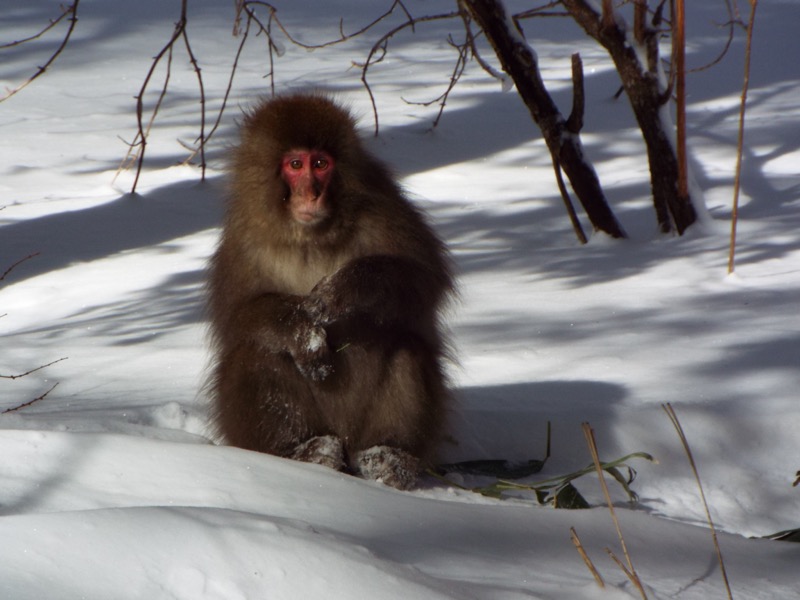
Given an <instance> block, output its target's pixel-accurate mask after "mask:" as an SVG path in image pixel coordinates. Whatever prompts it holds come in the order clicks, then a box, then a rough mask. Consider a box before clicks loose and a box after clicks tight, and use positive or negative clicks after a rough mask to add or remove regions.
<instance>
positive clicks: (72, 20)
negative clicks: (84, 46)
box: [0, 0, 80, 102]
mask: <svg viewBox="0 0 800 600" xmlns="http://www.w3.org/2000/svg"><path fill="white" fill-rule="evenodd" d="M79 3H80V0H74V2H73V3H72V4H71V5H69V6H67V7H65V8H63V10H62V13H61V15H60V16H59V17H58V18H57V19H55V20H54V21H51V23H50V24H49V25H48V26H47V27H45V28H44V29H42V30H41V31H40V32H39V33H37V34H36V35H34V36H31V37H29V38H25V39H22V40H18V41H16V42H11V43H10V44H5V45H4V46H0V48H10V47H12V46H17V45H19V44H23V43H25V42H28V41H31V40H34V39H37V38H38V37H40V36H41V35H43V34H44V33H45V32H47V31H48V30H50V29H51V28H53V27H55V25H57V24H58V23H59V22H60V21H61V20H63V19H65V18H67V15H72V16H71V17H69V18H68V21H69V27H68V28H67V33H66V34H65V35H64V39H62V40H61V44H59V46H58V48H56V51H55V52H53V54H52V55H51V56H50V58H49V59H48V60H47V62H46V63H44V64H43V65H42V66H41V67H39V68H38V69H37V70H36V73H34V74H33V75H31V76H30V77H29V78H28V79H27V80H26V81H25V82H23V83H22V84H20V85H19V86H17V87H16V88H14V89H12V90H9V91H8V92H7V93H6V95H5V96H3V97H2V98H0V102H4V101H5V100H8V99H9V98H11V96H13V95H14V94H16V93H18V92H20V91H22V90H23V89H25V88H26V87H28V86H29V85H30V84H31V83H33V81H34V80H35V79H37V78H38V77H40V76H41V75H43V74H44V72H45V71H47V69H48V68H49V67H50V65H52V64H53V63H54V62H55V61H56V59H57V58H58V56H59V55H60V54H61V52H62V51H63V50H64V48H65V47H66V46H67V42H69V39H70V37H72V32H73V31H74V30H75V25H77V23H78V4H79Z"/></svg>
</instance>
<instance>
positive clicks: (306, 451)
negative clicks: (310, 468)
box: [289, 435, 346, 471]
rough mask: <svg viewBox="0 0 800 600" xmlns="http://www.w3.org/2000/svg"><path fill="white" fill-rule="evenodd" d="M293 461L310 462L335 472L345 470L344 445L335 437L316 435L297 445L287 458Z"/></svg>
mask: <svg viewBox="0 0 800 600" xmlns="http://www.w3.org/2000/svg"><path fill="white" fill-rule="evenodd" d="M289 458H292V459H294V460H299V461H302V462H310V463H315V464H318V465H323V466H325V467H330V468H331V469H333V470H335V471H341V470H343V469H344V468H345V466H346V465H345V462H344V445H343V444H342V440H341V439H339V438H338V437H336V436H335V435H318V436H316V437H312V438H311V439H309V440H306V441H305V442H303V443H301V444H300V445H298V446H297V447H296V448H295V449H294V451H293V452H292V454H291V455H290V456H289Z"/></svg>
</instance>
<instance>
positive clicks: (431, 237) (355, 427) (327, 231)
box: [209, 94, 453, 487]
mask: <svg viewBox="0 0 800 600" xmlns="http://www.w3.org/2000/svg"><path fill="white" fill-rule="evenodd" d="M297 148H306V149H309V150H324V151H325V152H328V153H329V154H330V155H331V156H332V157H333V159H334V161H335V163H334V164H335V171H334V173H333V176H332V180H331V182H330V185H329V188H328V192H327V199H326V202H329V203H330V209H331V211H332V214H331V216H330V218H328V219H327V220H325V221H324V222H322V223H319V224H317V225H313V226H307V225H302V224H299V223H297V222H295V221H294V220H293V219H292V218H291V214H290V209H289V207H288V203H287V200H286V198H287V196H288V195H289V194H290V193H291V190H289V189H288V186H287V184H286V183H285V181H284V179H283V178H282V176H281V172H280V164H281V159H282V157H283V155H284V154H285V153H286V152H287V151H289V150H291V149H297ZM231 180H232V181H231V183H232V188H231V194H230V199H229V204H228V210H227V216H226V220H225V225H224V229H223V233H222V239H221V242H220V244H219V247H218V249H217V251H216V254H215V255H214V257H213V258H212V261H211V269H210V280H209V311H210V318H211V329H212V333H213V339H214V344H215V349H216V352H217V363H216V370H215V373H214V378H213V382H212V394H213V401H214V405H213V411H212V418H213V421H214V423H215V425H216V427H217V428H218V430H219V433H220V434H221V435H222V436H223V437H224V439H225V440H226V441H227V442H228V443H230V444H232V445H235V446H240V447H242V448H248V449H252V450H258V451H261V452H267V453H270V454H276V455H279V456H295V457H308V456H310V455H313V452H312V451H311V450H309V449H312V450H313V449H314V448H316V447H317V446H318V445H320V444H317V443H316V442H313V443H310V444H309V443H308V442H309V440H311V439H312V438H316V437H322V436H332V438H331V439H336V438H338V439H339V440H341V444H342V447H343V450H344V454H345V460H346V461H347V462H348V464H349V465H350V466H351V468H353V469H354V470H356V471H358V470H359V467H358V464H357V463H358V461H359V460H360V458H361V457H363V456H365V452H366V451H367V450H370V449H374V448H375V447H381V449H380V451H379V452H378V453H377V454H376V453H375V452H373V453H372V454H371V455H370V458H369V460H370V461H373V462H375V460H376V459H375V456H376V455H377V456H380V457H381V458H383V457H384V454H386V449H387V448H388V451H389V454H391V450H392V449H397V456H393V457H389V459H388V460H386V461H384V462H385V463H386V464H388V465H391V464H394V463H397V462H403V467H402V468H400V467H397V468H393V467H386V468H387V469H389V471H390V472H385V473H384V474H383V475H381V472H380V469H378V470H377V474H375V472H374V469H372V468H371V470H365V469H361V472H362V474H364V475H365V476H367V477H374V478H381V479H383V480H384V481H385V482H387V483H390V484H391V485H395V487H408V485H410V483H413V481H411V482H409V480H408V478H407V477H406V478H403V477H404V476H403V475H402V473H404V471H403V469H408V468H410V467H409V465H410V464H413V465H414V470H415V469H416V462H415V461H416V460H417V459H419V460H422V461H423V462H424V461H426V460H428V459H429V458H430V457H431V452H432V450H433V446H434V443H435V442H436V440H437V438H438V435H439V433H440V432H439V429H440V425H441V422H442V416H443V410H444V407H445V404H446V401H447V398H448V391H447V388H446V386H445V382H444V377H443V373H442V365H441V361H442V356H443V352H444V343H443V339H442V335H441V333H440V326H439V316H440V312H441V309H442V305H443V303H445V302H446V300H447V298H448V296H449V295H450V293H451V292H452V290H453V280H452V276H451V272H450V267H449V260H448V257H447V253H446V250H445V248H444V246H443V244H442V243H441V242H440V241H439V239H438V238H437V237H436V236H435V234H434V233H433V232H432V230H431V229H430V227H429V226H428V225H427V224H426V223H425V220H424V218H423V217H422V215H421V214H420V213H419V211H418V210H417V209H416V208H414V207H413V206H412V205H411V204H410V203H409V202H408V201H407V200H406V199H405V198H404V197H403V194H402V192H401V191H400V189H399V188H398V186H397V185H396V184H395V182H394V180H393V179H392V177H391V176H390V174H389V172H388V170H387V169H386V167H385V166H383V165H382V164H381V163H380V162H378V161H377V160H376V159H375V158H373V157H372V156H370V155H369V154H368V153H367V152H366V151H365V150H364V148H363V146H362V144H361V142H360V140H359V138H358V136H357V134H356V131H355V124H354V121H353V119H352V118H351V116H350V115H349V114H348V113H347V112H346V111H345V110H343V109H342V108H340V107H338V106H337V105H335V104H334V103H333V102H332V101H330V100H329V99H327V98H326V97H324V96H320V95H307V94H301V95H291V96H286V97H279V98H277V99H273V100H268V101H265V102H263V103H262V104H261V105H259V106H258V107H257V108H256V109H255V110H253V111H252V112H250V113H249V114H247V115H246V117H245V119H244V122H243V126H242V133H241V143H240V145H239V146H238V148H237V149H236V150H235V153H234V156H233V161H232V172H231ZM408 455H410V457H409V460H405V458H406V457H407V456H408ZM304 459H305V460H313V461H315V462H323V463H324V464H329V462H330V460H331V459H330V458H324V459H320V460H319V461H316V460H315V459H314V458H313V457H312V458H304ZM366 460H367V459H364V460H362V463H363V462H365V461H366ZM393 469H394V470H393ZM398 474H399V475H398ZM397 477H399V478H400V479H401V480H402V481H400V483H399V484H398V483H396V482H395V481H394V480H395V479H397Z"/></svg>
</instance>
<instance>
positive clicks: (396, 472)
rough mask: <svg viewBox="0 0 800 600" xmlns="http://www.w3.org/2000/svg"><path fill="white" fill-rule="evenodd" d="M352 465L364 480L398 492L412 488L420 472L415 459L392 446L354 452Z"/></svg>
mask: <svg viewBox="0 0 800 600" xmlns="http://www.w3.org/2000/svg"><path fill="white" fill-rule="evenodd" d="M352 463H353V468H354V470H356V471H357V472H358V473H359V474H360V475H361V476H362V477H363V478H364V479H375V480H379V481H381V482H383V483H385V484H386V485H389V486H391V487H393V488H397V489H398V490H409V489H411V488H413V487H414V484H416V482H417V476H418V475H419V470H420V467H419V460H418V459H417V458H416V457H414V456H413V455H411V454H409V453H408V452H406V451H405V450H401V449H400V448H394V447H392V446H373V447H372V448H369V449H367V450H361V451H360V452H356V454H355V456H354V457H353V459H352Z"/></svg>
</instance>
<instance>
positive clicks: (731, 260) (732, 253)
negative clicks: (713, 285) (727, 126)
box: [728, 0, 758, 275]
mask: <svg viewBox="0 0 800 600" xmlns="http://www.w3.org/2000/svg"><path fill="white" fill-rule="evenodd" d="M756 6H758V0H750V20H749V21H748V23H747V46H746V48H745V53H744V80H743V82H742V99H741V104H740V106H739V137H738V140H737V142H736V175H735V178H734V182H733V210H732V213H731V242H730V249H729V251H728V274H729V275H730V274H731V273H733V271H734V269H735V261H736V227H737V225H738V224H739V188H740V187H741V182H742V151H743V148H744V111H745V108H746V107H747V88H748V87H749V86H750V54H751V50H752V47H753V25H755V21H756Z"/></svg>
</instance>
